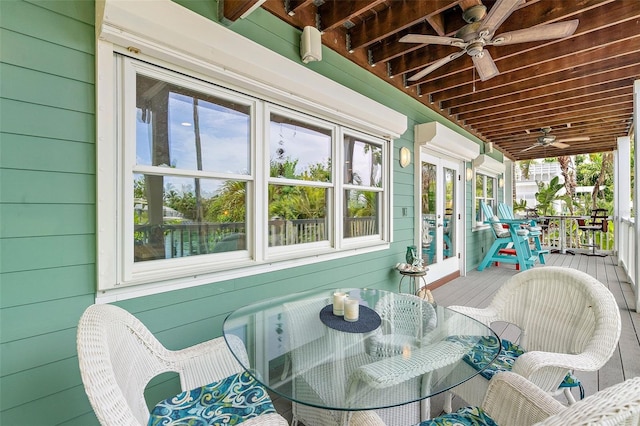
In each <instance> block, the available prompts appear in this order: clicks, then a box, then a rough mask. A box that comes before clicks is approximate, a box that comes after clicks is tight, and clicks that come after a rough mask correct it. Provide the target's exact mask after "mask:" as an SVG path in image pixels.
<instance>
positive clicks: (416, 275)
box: [398, 271, 427, 295]
mask: <svg viewBox="0 0 640 426" xmlns="http://www.w3.org/2000/svg"><path fill="white" fill-rule="evenodd" d="M398 272H400V275H402V276H401V277H400V284H399V285H398V293H402V281H404V278H405V277H409V293H411V294H414V295H415V294H417V293H418V289H419V288H421V287H422V285H420V281H422V284H423V285H425V286H426V285H427V280H425V279H424V277H425V276H426V275H427V271H419V272H410V271H398Z"/></svg>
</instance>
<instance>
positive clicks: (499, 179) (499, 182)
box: [498, 176, 504, 188]
mask: <svg viewBox="0 0 640 426" xmlns="http://www.w3.org/2000/svg"><path fill="white" fill-rule="evenodd" d="M498 187H499V188H504V178H503V177H502V176H500V177H499V178H498Z"/></svg>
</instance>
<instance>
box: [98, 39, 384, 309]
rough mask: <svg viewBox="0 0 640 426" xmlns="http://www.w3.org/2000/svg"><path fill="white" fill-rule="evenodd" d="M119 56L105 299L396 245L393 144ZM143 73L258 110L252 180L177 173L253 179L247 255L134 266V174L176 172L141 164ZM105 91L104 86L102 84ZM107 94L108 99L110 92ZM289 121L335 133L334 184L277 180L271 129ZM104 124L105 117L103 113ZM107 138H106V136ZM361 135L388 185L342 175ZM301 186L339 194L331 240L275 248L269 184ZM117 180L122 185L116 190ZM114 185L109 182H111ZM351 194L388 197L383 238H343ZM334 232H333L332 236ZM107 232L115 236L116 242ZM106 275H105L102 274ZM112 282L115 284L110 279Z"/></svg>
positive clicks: (102, 187) (107, 173)
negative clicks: (351, 145) (347, 145)
mask: <svg viewBox="0 0 640 426" xmlns="http://www.w3.org/2000/svg"><path fill="white" fill-rule="evenodd" d="M111 55H112V56H113V60H112V61H113V62H112V63H113V64H114V69H115V70H114V73H113V80H114V82H115V83H114V85H113V87H112V88H111V90H112V92H113V93H112V95H111V97H110V102H111V104H112V106H113V111H114V113H113V117H114V118H115V119H114V120H113V122H115V123H118V124H117V125H116V126H115V128H116V130H115V131H113V130H111V131H110V132H111V133H109V132H102V133H101V132H100V131H99V137H98V139H99V141H103V140H106V139H105V138H106V137H112V138H113V143H111V144H103V143H100V142H99V147H98V156H99V158H100V159H101V160H100V162H101V163H102V159H103V158H104V157H103V154H104V153H107V152H108V154H107V155H106V157H107V158H110V159H111V160H112V161H109V162H108V163H107V165H108V166H110V167H108V166H107V165H102V166H100V167H101V171H102V172H101V173H99V179H98V193H99V200H103V199H111V200H113V204H110V205H109V206H110V207H109V206H107V207H105V205H104V203H103V202H102V201H99V211H100V212H107V211H108V212H109V213H105V215H109V216H110V215H113V216H115V218H116V220H115V221H111V220H101V219H104V218H105V217H107V216H105V215H102V216H101V215H100V214H99V215H98V226H99V229H100V232H99V234H100V237H99V241H100V242H101V243H100V242H99V253H106V252H109V254H108V255H107V257H111V258H113V259H115V261H113V263H112V267H113V268H114V270H113V271H112V272H110V273H109V274H102V273H99V282H98V286H99V287H98V290H99V292H98V295H97V299H96V300H97V301H99V302H110V301H114V300H122V299H127V298H131V297H138V296H142V295H148V294H155V293H159V292H164V291H169V290H174V289H180V288H186V287H191V286H195V285H201V284H209V283H213V282H217V281H222V280H227V279H231V278H237V277H241V276H248V275H254V274H259V273H263V272H266V271H273V270H275V269H283V268H288V267H294V266H299V265H304V264H309V263H315V262H320V261H325V260H330V259H335V258H340V257H345V256H352V255H356V254H361V253H366V252H369V251H376V250H382V249H386V248H388V247H389V244H390V242H391V232H390V230H391V223H392V217H391V212H392V209H391V207H390V205H389V204H390V200H391V178H390V177H391V175H392V174H391V172H390V171H391V170H392V167H393V165H392V158H391V153H392V152H393V149H392V144H393V142H392V140H391V139H384V138H381V137H379V136H374V135H370V134H368V133H365V132H359V131H356V130H353V129H351V128H347V127H345V126H342V125H338V124H336V123H333V122H331V121H328V119H327V118H326V117H317V116H316V117H312V116H311V115H309V113H307V112H306V111H302V112H296V111H292V110H291V109H289V108H287V107H285V106H280V105H274V104H272V103H271V100H264V99H258V98H257V97H255V96H254V95H253V94H251V93H246V94H242V93H238V88H235V87H233V88H225V87H220V85H221V84H222V83H221V82H219V81H215V80H213V79H211V78H210V77H207V76H203V75H200V74H198V73H196V72H191V71H190V70H185V69H182V68H179V67H172V69H166V68H164V67H167V66H170V64H167V63H165V62H162V61H157V60H154V59H153V58H144V59H145V61H139V60H138V58H131V57H130V54H128V53H126V52H123V51H120V50H118V49H115V50H114V51H113V52H111ZM136 73H140V74H143V75H145V76H149V77H152V78H156V79H160V80H163V81H167V82H169V83H172V84H178V85H181V86H183V87H187V88H190V89H193V90H196V91H199V92H202V93H206V94H211V95H214V96H216V97H219V98H225V99H233V100H234V101H238V102H239V103H242V104H245V105H247V106H249V107H250V110H251V111H252V112H251V114H252V120H251V123H252V124H251V149H250V151H251V160H250V163H251V165H252V166H251V171H250V173H249V175H244V174H238V175H235V174H234V175H229V174H225V173H211V172H193V173H191V172H185V171H180V172H176V173H175V174H176V175H178V176H183V177H207V178H220V179H225V178H233V179H238V180H242V181H245V182H246V184H247V192H248V194H249V195H248V197H249V198H248V200H249V201H248V205H247V223H246V229H247V233H248V234H249V233H251V236H250V237H249V238H248V240H247V241H248V245H247V249H246V250H239V251H232V252H225V253H216V254H205V255H197V256H187V257H182V258H173V259H159V260H151V261H144V262H134V260H133V246H132V240H131V238H132V237H131V236H132V235H133V222H132V221H131V220H130V217H131V215H130V212H132V211H133V202H134V200H133V198H134V197H133V186H132V184H131V182H132V176H133V173H143V174H154V172H158V173H161V174H163V175H167V174H169V175H171V174H172V173H173V172H171V171H169V172H167V171H166V170H157V169H158V167H154V166H142V165H136V164H135V149H136V148H135V145H136V144H135V120H134V119H133V117H135V109H136V106H135V96H136V95H135V93H136V90H135V86H136V83H135V82H136ZM98 90H99V93H102V90H106V89H104V87H102V85H100V87H99V89H98ZM105 96H106V94H105ZM271 112H275V113H277V114H280V115H285V116H289V117H292V118H295V119H297V120H301V121H304V122H309V123H310V124H313V125H315V126H321V127H324V128H327V129H330V130H331V134H332V147H331V152H332V158H331V162H332V166H333V167H332V181H331V182H328V183H319V182H313V183H307V182H305V181H299V180H291V179H288V180H287V179H278V178H271V177H270V176H269V148H268V146H269V125H270V113H271ZM100 119H101V120H103V119H104V117H102V116H101V118H100ZM105 133H106V134H105ZM344 134H349V135H353V136H357V137H358V138H359V139H360V140H363V141H366V142H368V143H373V144H376V145H378V146H380V147H381V148H382V151H383V159H382V167H383V180H382V187H381V188H369V187H363V186H354V185H351V186H353V188H351V186H350V185H345V184H344V182H343V177H342V176H341V173H342V168H341V167H339V166H338V165H340V164H342V163H343V161H344V153H343V152H342V150H343V148H342V147H343V135H344ZM275 181H277V182H278V183H286V184H293V185H308V186H320V187H326V188H328V189H329V191H330V193H331V197H330V201H329V203H328V204H329V205H328V206H327V216H328V227H327V228H328V229H329V230H331V234H330V235H329V239H328V241H321V242H316V243H304V244H296V245H289V246H279V247H268V238H267V236H268V220H267V211H268V210H267V209H268V205H267V203H268V199H267V195H266V194H268V190H267V189H268V184H269V182H275ZM114 182H115V185H114ZM105 183H106V184H105ZM345 189H359V190H371V189H373V190H375V191H377V192H381V193H382V197H380V198H381V200H380V204H381V206H378V208H379V219H380V222H381V224H382V226H380V228H379V231H380V232H379V234H377V235H369V236H363V237H357V238H348V239H345V238H343V237H342V228H341V226H340V225H339V224H340V223H341V222H342V218H343V214H344V213H343V212H342V202H341V198H342V197H343V192H344V190H345ZM328 232H329V231H328ZM105 235H114V236H115V237H113V238H111V239H108V238H105ZM100 272H104V269H102V270H101V271H100ZM107 278H111V279H107Z"/></svg>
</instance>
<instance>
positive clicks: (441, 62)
mask: <svg viewBox="0 0 640 426" xmlns="http://www.w3.org/2000/svg"><path fill="white" fill-rule="evenodd" d="M463 54H464V52H458V53H453V54H451V55H449V56H445V57H444V58H442V59H438V60H437V61H435V62H434V63H432V64H431V65H429V66H428V67H426V68H425V69H423V70H422V71H420V72H418V73H416V74H414V75H412V76H411V77H409V78H408V79H407V80H409V81H416V80H420V79H421V78H422V77H424V76H425V75H427V74H429V73H431V72H433V71H435V70H437V69H438V68H440V67H441V66H443V65H444V64H448V63H449V62H451V61H453V60H454V59H457V58H459V57H460V56H462V55H463Z"/></svg>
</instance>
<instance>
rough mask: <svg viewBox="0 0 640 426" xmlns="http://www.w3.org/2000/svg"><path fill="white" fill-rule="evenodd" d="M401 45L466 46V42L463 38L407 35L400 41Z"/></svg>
mask: <svg viewBox="0 0 640 426" xmlns="http://www.w3.org/2000/svg"><path fill="white" fill-rule="evenodd" d="M398 41H399V42H401V43H420V44H441V45H443V46H458V47H462V46H464V44H465V42H464V40H463V39H461V38H455V37H440V36H432V35H426V34H407V35H405V36H404V37H402V38H401V39H400V40H398Z"/></svg>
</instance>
